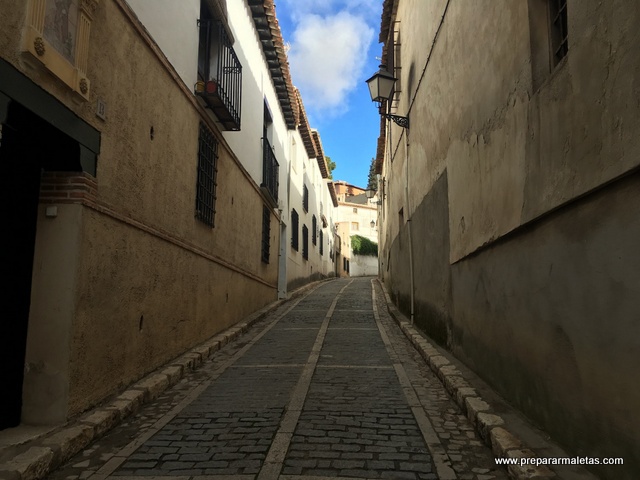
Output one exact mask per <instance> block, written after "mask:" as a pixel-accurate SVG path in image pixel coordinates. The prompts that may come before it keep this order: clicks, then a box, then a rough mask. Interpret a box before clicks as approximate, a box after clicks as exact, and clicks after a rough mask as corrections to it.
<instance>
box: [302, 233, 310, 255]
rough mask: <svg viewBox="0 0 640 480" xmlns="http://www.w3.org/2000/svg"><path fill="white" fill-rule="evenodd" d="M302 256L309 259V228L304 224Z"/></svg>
mask: <svg viewBox="0 0 640 480" xmlns="http://www.w3.org/2000/svg"><path fill="white" fill-rule="evenodd" d="M302 258H304V259H305V260H308V259H309V229H308V228H307V226H306V225H302Z"/></svg>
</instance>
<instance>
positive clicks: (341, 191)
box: [334, 181, 378, 277]
mask: <svg viewBox="0 0 640 480" xmlns="http://www.w3.org/2000/svg"><path fill="white" fill-rule="evenodd" d="M334 186H335V189H336V195H337V197H338V211H337V218H338V235H340V238H341V241H342V250H343V260H342V265H338V268H339V269H340V276H353V277H357V276H363V275H378V257H377V256H371V255H355V254H354V252H353V245H352V244H351V237H352V236H353V235H359V236H361V237H364V238H367V239H369V240H371V241H372V242H375V243H378V224H377V221H378V214H377V205H376V201H377V197H374V198H372V199H368V198H367V196H366V195H365V189H363V188H360V187H357V186H355V185H351V184H349V183H347V182H344V181H336V182H334Z"/></svg>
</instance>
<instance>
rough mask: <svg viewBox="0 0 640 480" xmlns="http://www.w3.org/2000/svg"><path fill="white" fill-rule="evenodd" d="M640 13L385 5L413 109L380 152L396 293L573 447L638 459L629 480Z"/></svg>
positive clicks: (401, 88)
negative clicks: (408, 124) (407, 127)
mask: <svg viewBox="0 0 640 480" xmlns="http://www.w3.org/2000/svg"><path fill="white" fill-rule="evenodd" d="M418 3H419V4H420V7H419V8H418V7H417V5H418ZM638 21H639V17H638V3H637V2H635V1H631V0H621V1H613V0H604V1H602V0H580V1H578V0H553V1H551V0H536V1H533V0H531V1H511V0H491V1H485V2H476V1H470V2H457V1H428V2H412V1H408V0H385V1H384V7H383V15H382V24H381V31H380V41H381V42H383V43H384V47H383V54H382V56H383V63H384V64H385V65H386V67H387V69H388V70H389V72H391V73H392V74H393V75H394V76H395V77H396V78H397V79H398V81H397V83H396V87H395V93H393V96H392V98H391V101H390V103H389V105H388V107H389V111H390V113H392V114H395V115H400V116H408V117H409V120H410V128H409V130H405V129H403V128H401V127H400V126H398V125H396V124H395V123H393V122H390V121H384V120H383V124H382V135H381V139H380V142H379V144H378V155H377V168H378V173H381V174H382V181H381V188H380V192H381V193H380V195H381V199H382V205H381V209H380V216H379V218H380V224H381V229H380V232H381V234H380V242H381V243H380V262H381V269H380V273H381V277H382V279H383V280H384V282H385V284H386V285H387V287H388V289H389V290H390V293H391V297H392V298H394V299H397V300H398V303H399V307H400V309H401V310H403V311H404V312H405V313H406V314H407V315H411V316H413V317H414V320H415V323H416V324H417V325H418V326H420V327H421V328H423V329H424V330H425V331H426V332H427V333H428V334H429V335H430V336H431V337H432V338H433V339H435V340H436V341H437V342H439V343H440V344H441V345H442V346H444V347H447V348H448V349H450V350H451V351H452V352H453V353H455V354H456V355H457V357H458V358H460V359H461V360H462V361H464V362H465V363H466V364H467V365H468V366H470V367H471V368H473V369H474V370H475V372H477V373H478V374H479V375H481V376H482V377H483V378H484V379H485V380H486V381H487V382H489V383H490V384H491V385H492V386H493V387H494V388H496V389H497V390H498V391H499V392H500V393H501V394H502V395H503V396H504V397H505V398H506V399H507V400H508V401H509V402H511V403H512V404H514V405H516V406H518V407H519V408H520V409H521V410H522V411H523V412H524V413H525V414H526V415H528V416H529V417H530V418H532V419H533V420H534V421H535V422H536V423H537V424H538V425H540V426H542V427H543V428H544V429H545V430H546V431H547V432H548V433H549V435H550V436H551V437H552V438H554V439H556V440H557V441H559V442H561V443H563V444H564V446H565V447H566V448H567V449H568V450H569V451H570V452H572V453H573V454H576V455H578V454H580V455H581V456H584V455H586V456H591V457H599V458H603V457H623V458H624V466H620V465H615V466H599V467H596V471H597V473H598V474H599V475H601V476H602V477H603V478H605V477H606V478H616V479H623V478H624V479H632V478H637V477H638V472H640V450H639V449H638V445H640V416H638V415H637V409H638V405H640V382H638V380H637V377H638V370H639V368H640V356H639V355H638V352H639V351H640V343H639V342H638V339H639V338H640V322H639V321H638V314H639V312H640V302H639V301H638V291H639V287H640V249H638V239H639V238H640V193H639V192H640V173H639V172H640V142H639V141H638V139H639V138H640V122H639V121H638V118H640V102H639V101H638V99H639V98H640V83H639V80H638V79H639V78H640V73H639V72H640V56H638V51H639V49H640V29H639V28H638V26H639V25H638ZM383 107H387V105H383ZM412 257H413V258H412ZM412 285H414V286H413V288H412Z"/></svg>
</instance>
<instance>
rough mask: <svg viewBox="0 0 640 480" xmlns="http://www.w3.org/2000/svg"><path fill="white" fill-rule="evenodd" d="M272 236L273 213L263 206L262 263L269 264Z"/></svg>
mask: <svg viewBox="0 0 640 480" xmlns="http://www.w3.org/2000/svg"><path fill="white" fill-rule="evenodd" d="M270 235H271V211H270V210H269V209H268V208H267V206H266V205H263V206H262V261H263V262H264V263H269V247H270Z"/></svg>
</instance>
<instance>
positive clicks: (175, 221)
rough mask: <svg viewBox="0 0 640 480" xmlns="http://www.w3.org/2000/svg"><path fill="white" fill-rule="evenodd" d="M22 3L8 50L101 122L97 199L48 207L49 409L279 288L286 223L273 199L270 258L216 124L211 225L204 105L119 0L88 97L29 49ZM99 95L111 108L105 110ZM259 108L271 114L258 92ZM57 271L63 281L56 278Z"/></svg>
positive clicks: (42, 234) (37, 358)
mask: <svg viewBox="0 0 640 480" xmlns="http://www.w3.org/2000/svg"><path fill="white" fill-rule="evenodd" d="M25 8H26V2H25V4H24V5H23V4H22V2H20V4H19V5H16V4H15V2H10V1H7V0H0V11H2V12H3V13H6V16H3V19H2V21H0V24H1V26H2V28H0V52H1V55H2V57H3V58H5V59H6V60H8V61H9V62H11V63H12V64H13V65H14V66H15V67H16V68H18V69H19V70H20V71H22V72H23V73H24V74H26V75H27V76H29V77H30V78H31V79H32V80H33V81H34V82H36V83H38V84H40V85H41V86H42V87H43V88H44V89H45V90H46V91H47V92H49V93H50V94H51V95H53V96H54V97H56V98H57V99H58V100H60V101H61V102H63V103H64V104H65V105H66V106H67V107H68V108H69V109H70V110H72V111H73V112H74V113H75V114H76V115H77V116H78V117H80V118H81V119H82V120H84V121H85V122H87V123H89V124H90V125H92V126H94V127H95V128H96V129H98V130H99V131H100V132H101V151H100V155H99V159H98V166H97V177H96V179H97V186H98V187H97V196H96V199H95V201H89V203H88V204H87V205H86V206H81V205H59V208H60V215H59V216H58V218H55V219H50V218H44V216H43V215H42V214H41V216H40V217H39V223H38V237H37V244H36V245H37V247H36V267H35V268H34V286H35V288H34V296H33V299H32V307H31V315H32V319H31V320H30V332H29V338H28V351H29V354H28V358H27V360H28V362H31V363H32V364H33V365H34V366H35V367H37V368H38V369H40V371H44V372H54V374H55V375H57V380H56V382H57V383H56V385H55V386H54V387H55V389H57V390H55V389H51V391H52V392H54V393H55V392H60V393H59V394H58V393H55V395H54V396H55V397H56V399H55V401H53V403H54V404H55V408H52V409H50V414H47V415H44V416H43V417H42V418H37V419H35V420H34V421H37V422H40V423H51V422H59V421H62V420H64V418H66V417H68V416H70V415H73V414H76V413H78V412H81V411H82V410H84V409H86V408H88V407H89V406H91V405H93V404H95V403H97V402H99V401H100V400H101V399H103V398H104V397H105V396H107V395H109V394H111V393H115V392H116V391H117V390H118V389H119V388H122V387H123V386H124V385H126V384H128V383H130V382H133V381H135V380H136V379H138V378H140V377H141V376H143V375H144V374H146V373H148V372H149V371H151V370H153V369H154V368H156V367H158V366H160V365H162V364H163V363H164V362H166V361H168V360H170V359H171V358H173V357H175V356H177V355H179V354H181V353H182V352H184V351H185V350H187V349H188V348H190V347H192V346H194V345H196V344H198V343H200V342H202V341H204V340H206V339H207V338H208V337H210V336H212V335H213V334H215V333H216V332H219V331H221V330H222V329H224V328H226V327H228V326H230V325H232V324H233V323H235V322H237V321H239V320H241V319H242V318H243V317H244V316H246V315H248V314H250V313H251V312H253V311H255V310H256V309H258V308H260V307H262V306H264V305H266V304H268V303H269V302H271V301H273V300H275V299H276V298H277V291H276V287H277V285H276V283H277V274H278V265H277V258H278V244H279V234H280V229H279V225H278V222H279V220H278V218H277V216H276V214H275V213H274V214H272V216H271V230H270V232H271V235H270V242H271V249H270V253H271V262H270V263H269V264H265V263H263V262H262V261H261V255H260V247H261V232H262V207H263V205H264V198H263V196H262V194H261V193H260V191H259V188H258V186H257V185H256V183H255V182H254V181H253V180H252V179H251V177H250V176H249V175H248V174H247V173H246V171H245V169H244V168H243V167H242V166H241V164H240V162H239V161H238V160H237V158H236V157H235V156H234V153H233V152H231V151H230V150H229V148H228V146H227V144H226V142H225V141H224V140H223V139H222V136H220V135H219V134H218V133H216V136H217V137H218V140H219V146H218V154H219V160H218V174H217V184H218V187H217V202H216V205H215V207H216V216H215V228H213V229H211V228H209V227H208V226H206V225H204V224H203V223H201V222H199V221H198V220H196V219H195V217H194V214H195V193H196V175H197V152H198V128H199V122H200V121H201V119H202V116H201V115H203V116H206V115H207V114H206V113H205V112H204V111H203V110H199V109H198V108H197V106H196V105H197V104H196V102H195V101H194V100H193V98H192V95H191V93H190V92H189V91H188V90H186V89H185V88H184V87H183V82H182V81H181V80H180V77H179V76H178V75H177V74H175V73H174V72H172V71H171V69H170V68H169V67H168V64H167V63H165V62H164V61H163V60H162V59H161V56H158V55H157V54H156V53H154V51H153V48H154V47H152V44H150V43H146V42H145V41H144V40H143V38H142V37H141V36H140V33H139V31H138V30H136V28H135V27H134V24H133V23H132V22H131V21H130V20H129V19H128V18H127V17H126V16H125V15H124V14H123V10H121V8H120V7H119V5H118V2H117V1H111V0H103V1H101V2H100V3H99V5H98V8H97V10H96V12H95V16H94V19H93V24H92V30H91V42H90V50H89V65H88V71H87V74H88V76H89V78H90V80H91V98H90V101H89V102H78V101H77V99H76V100H74V98H73V97H72V96H71V94H70V92H69V89H68V88H67V87H65V86H64V85H63V84H61V83H60V82H59V81H57V80H56V79H55V78H53V77H52V76H51V74H49V73H48V72H47V71H46V70H44V69H43V68H41V67H40V66H38V64H37V61H31V62H30V65H33V66H30V65H27V64H26V63H25V62H24V57H23V56H21V54H20V52H19V50H20V48H19V41H20V32H21V29H20V26H21V25H22V24H23V23H24V18H25ZM5 27H6V28H5ZM107 45H108V46H109V47H108V48H107V47H106V46H107ZM98 99H100V100H102V101H103V102H104V103H105V104H106V120H101V119H99V118H98V117H97V116H96V115H95V111H96V102H97V100H98ZM256 109H258V111H259V112H260V116H262V102H260V103H259V105H257V106H256ZM152 129H153V135H152V134H151V130H152ZM72 214H73V219H71V217H70V215H72ZM65 235H71V237H70V238H75V239H76V241H74V242H67V243H65V248H64V249H63V250H61V251H60V252H62V253H63V254H64V256H66V257H69V258H68V262H66V261H62V260H61V258H62V257H60V256H59V255H60V254H61V253H60V252H58V251H55V252H54V253H52V251H53V250H55V248H56V247H55V246H56V243H55V242H56V241H57V242H58V243H60V238H64V237H65ZM56 239H57V240H56ZM66 257H65V258H66ZM40 267H41V268H40ZM52 282H53V283H56V282H58V284H56V288H57V290H61V291H63V293H64V295H55V292H56V291H57V290H55V289H54V290H51V291H46V289H47V288H48V287H47V285H50V284H52ZM247 292H251V295H250V296H247V295H246V293H247ZM51 329H53V330H55V332H54V333H53V334H51V335H49V333H50V332H49V330H51ZM51 338H56V341H55V342H50V340H51ZM65 355H66V356H65ZM33 378H35V377H33ZM36 380H37V381H34V382H32V383H29V382H26V383H25V414H27V413H28V411H29V409H31V411H35V409H37V408H38V406H39V405H40V404H41V403H42V402H43V401H44V400H45V399H46V398H49V397H46V396H42V392H43V390H42V389H44V388H48V387H47V381H48V380H47V378H45V377H44V376H41V377H40V379H39V380H38V379H36ZM38 382H40V383H38ZM49 387H50V385H49ZM38 398H39V399H38ZM58 400H60V402H58ZM56 402H58V403H60V404H58V403H56ZM27 416H28V415H27ZM25 418H26V417H25ZM34 418H35V417H34Z"/></svg>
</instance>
